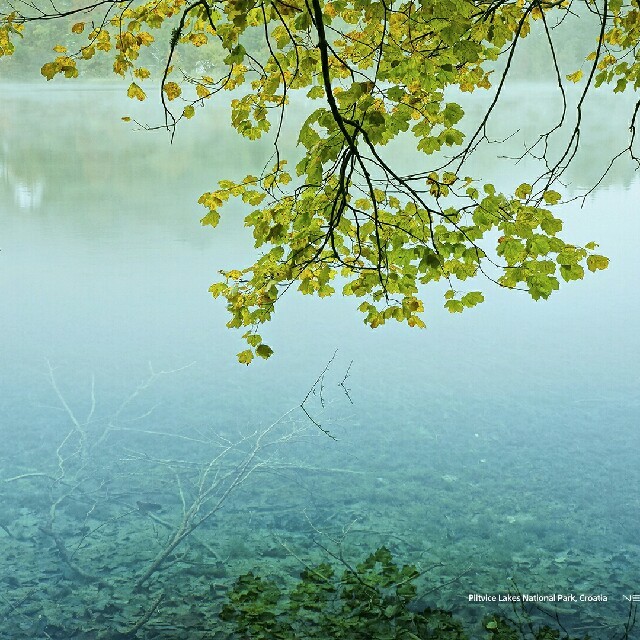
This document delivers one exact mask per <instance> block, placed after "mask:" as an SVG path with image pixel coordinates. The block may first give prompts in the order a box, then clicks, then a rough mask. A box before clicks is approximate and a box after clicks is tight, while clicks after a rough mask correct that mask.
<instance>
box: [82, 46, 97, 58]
mask: <svg viewBox="0 0 640 640" xmlns="http://www.w3.org/2000/svg"><path fill="white" fill-rule="evenodd" d="M80 52H81V53H82V57H83V58H84V59H85V60H89V59H90V58H93V56H94V55H95V53H96V48H95V47H82V49H81V50H80Z"/></svg>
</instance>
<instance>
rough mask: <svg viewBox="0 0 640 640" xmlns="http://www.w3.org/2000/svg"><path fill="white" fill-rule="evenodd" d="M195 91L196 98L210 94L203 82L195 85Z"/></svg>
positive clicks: (206, 96)
mask: <svg viewBox="0 0 640 640" xmlns="http://www.w3.org/2000/svg"><path fill="white" fill-rule="evenodd" d="M196 93H197V94H198V98H209V97H210V96H211V92H210V91H209V89H207V87H205V86H204V85H203V84H197V85H196Z"/></svg>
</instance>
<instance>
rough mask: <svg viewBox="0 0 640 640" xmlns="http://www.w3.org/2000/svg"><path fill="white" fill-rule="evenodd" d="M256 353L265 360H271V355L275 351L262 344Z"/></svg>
mask: <svg viewBox="0 0 640 640" xmlns="http://www.w3.org/2000/svg"><path fill="white" fill-rule="evenodd" d="M256 353H257V354H258V355H259V356H260V357H261V358H264V359H265V360H266V359H267V358H270V357H271V355H272V354H273V349H272V348H271V347H270V346H269V345H266V344H261V345H259V346H258V348H257V349H256Z"/></svg>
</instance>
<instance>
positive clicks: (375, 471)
mask: <svg viewBox="0 0 640 640" xmlns="http://www.w3.org/2000/svg"><path fill="white" fill-rule="evenodd" d="M81 87H82V90H71V89H69V88H68V85H54V88H53V89H52V88H47V89H46V90H43V89H42V88H41V87H40V86H39V85H38V86H37V87H36V86H23V87H19V86H12V87H7V88H6V89H5V90H4V91H3V94H2V97H1V98H0V116H1V117H0V127H2V148H1V150H0V249H1V252H0V299H1V300H2V312H1V316H0V317H1V323H2V331H1V332H0V353H1V354H2V358H1V360H0V435H2V440H1V442H2V446H1V448H0V525H1V527H0V587H2V588H1V589H0V627H1V632H0V637H2V638H5V637H6V638H10V639H11V640H13V639H14V638H15V639H22V638H31V639H34V638H72V637H74V638H75V637H77V638H93V637H106V638H109V637H116V631H117V630H120V631H122V630H123V629H130V628H131V627H132V626H133V625H135V623H136V622H137V621H139V620H140V619H141V618H142V617H143V615H144V613H145V611H150V610H151V611H152V615H151V616H150V618H149V620H148V621H147V622H146V624H145V625H144V627H143V628H142V629H141V631H140V632H139V637H144V638H157V637H162V638H175V637H194V638H199V637H203V638H205V637H206V638H211V637H216V638H218V637H219V638H224V637H227V631H226V629H225V628H224V626H223V625H222V623H220V621H219V620H218V619H217V611H218V610H219V607H220V604H221V602H222V599H223V597H224V593H225V591H226V589H227V588H228V587H229V585H230V584H231V583H232V582H233V579H234V578H235V577H237V576H238V575H239V574H240V573H242V572H244V571H247V570H250V569H251V570H254V571H256V572H261V573H264V574H266V575H274V576H278V579H280V580H282V581H283V582H286V581H287V580H289V579H290V578H291V577H292V576H295V575H297V574H298V573H299V572H300V570H301V569H302V568H303V566H304V563H305V562H318V561H321V560H322V559H323V558H324V557H325V553H324V552H323V550H322V547H323V546H324V547H327V548H329V549H332V550H334V551H335V550H336V549H337V548H338V547H342V549H343V551H344V554H345V556H346V557H349V558H353V559H355V560H359V559H361V558H362V557H364V556H365V555H366V554H368V553H369V552H371V551H373V550H374V549H376V548H377V547H379V546H381V545H383V544H384V545H386V546H387V547H389V548H390V549H391V551H392V552H393V554H394V556H395V557H396V558H397V559H398V561H400V562H411V563H415V564H417V565H419V566H420V567H421V568H424V569H427V568H428V571H427V572H426V573H425V575H424V576H423V577H422V578H421V591H422V592H423V593H425V594H426V595H425V596H424V599H425V602H427V603H429V604H431V605H437V606H441V607H444V608H447V609H451V610H453V611H454V612H456V614H458V615H459V616H461V617H462V618H463V619H464V620H465V621H466V622H468V624H469V625H471V626H470V629H476V631H475V633H477V637H482V633H481V631H478V630H477V627H474V626H473V625H474V624H477V623H479V621H480V620H481V619H482V616H483V615H485V614H486V613H488V612H494V611H496V610H499V609H500V608H502V609H503V610H505V611H510V607H509V606H508V605H504V604H499V603H498V604H496V603H483V602H477V601H470V599H469V596H470V595H473V594H479V595H487V594H488V595H496V596H497V595H498V594H508V593H510V592H514V590H515V589H518V590H519V591H520V592H522V593H531V594H549V593H556V594H575V595H576V596H579V595H580V594H583V595H594V596H598V595H600V596H606V598H607V599H606V602H603V601H590V602H580V601H578V602H576V603H559V604H558V606H557V607H554V606H553V605H544V606H543V607H542V609H543V610H544V611H545V612H547V613H549V614H550V615H553V614H554V612H556V611H557V612H558V614H559V615H560V616H561V619H562V621H563V622H564V623H565V625H566V626H567V627H568V628H571V629H575V630H576V631H578V630H582V632H583V633H584V632H585V630H586V629H589V630H590V633H591V634H592V635H593V636H594V637H595V638H608V637H610V635H611V633H612V632H613V630H615V629H619V628H620V625H621V623H622V622H623V621H624V620H625V619H626V616H627V613H628V606H629V605H628V602H627V601H626V600H625V599H624V598H623V596H629V595H631V594H637V593H638V592H639V590H640V576H639V575H638V570H637V567H638V566H640V540H639V539H638V530H639V529H640V528H639V526H638V525H639V524H640V515H639V508H640V492H639V490H638V487H640V465H638V455H637V452H638V448H639V445H640V436H639V432H638V417H639V414H640V406H639V397H640V394H639V392H640V367H638V364H637V363H638V361H639V356H640V338H639V337H638V332H637V331H636V324H637V323H636V318H637V317H638V312H639V311H640V309H639V308H638V306H639V305H638V302H637V296H636V295H635V287H636V286H637V282H638V278H639V277H640V257H639V254H638V252H637V250H636V246H635V244H636V240H637V238H638V234H639V232H640V222H639V221H638V218H637V205H635V203H636V202H637V201H638V196H639V195H640V183H639V182H638V180H637V179H636V178H635V177H634V174H633V172H632V171H631V169H629V168H628V167H624V166H623V167H616V171H614V172H613V174H612V175H611V177H610V179H609V180H608V181H607V182H606V183H605V184H603V186H602V187H601V189H600V190H599V191H598V192H597V193H596V194H594V195H593V196H590V197H589V198H588V199H587V201H586V203H585V206H584V207H583V208H580V207H579V204H580V203H579V202H576V203H574V204H573V205H570V206H569V207H568V208H567V210H566V219H567V228H568V231H567V235H569V234H571V233H573V234H574V235H573V237H575V239H576V241H579V242H587V241H589V240H592V239H595V240H597V241H598V242H599V243H600V244H601V246H602V251H603V253H605V254H607V255H608V256H609V257H610V258H611V267H610V269H609V270H608V271H607V272H605V273H602V274H598V275H597V276H588V277H587V279H586V281H584V282H580V283H577V284H572V285H571V286H566V287H564V289H563V290H562V291H561V292H560V293H559V294H558V295H556V296H555V298H554V299H552V300H550V301H548V302H546V303H533V302H532V301H531V300H529V299H527V298H525V297H524V296H519V295H517V294H516V295H514V294H513V293H510V294H509V293H505V292H503V291H499V290H491V289H490V290H489V291H488V292H487V296H486V297H487V302H486V303H485V304H484V305H481V307H480V308H478V309H476V310H473V311H470V312H467V313H465V314H463V315H462V316H460V317H458V316H451V315H449V314H448V313H447V312H445V311H444V310H442V309H441V308H440V307H441V298H440V294H439V293H436V294H434V295H433V296H432V298H431V303H432V304H431V306H430V308H428V309H427V318H426V320H427V323H428V326H429V328H428V330H426V331H415V330H410V329H406V328H403V327H387V328H382V329H379V330H377V331H371V330H370V329H368V328H367V327H365V326H364V325H363V324H362V323H361V319H360V317H358V315H357V313H356V312H355V311H354V307H355V306H356V305H354V303H353V301H351V300H341V299H336V300H323V301H319V300H314V299H310V298H308V297H302V296H297V295H295V294H294V295H290V296H289V297H288V299H286V300H284V301H283V304H282V307H281V309H279V310H278V312H277V314H276V319H275V321H274V322H273V323H272V324H273V326H271V327H269V328H268V329H267V330H266V331H265V332H264V335H265V337H266V339H267V340H268V342H269V344H271V345H272V346H273V348H274V349H275V351H276V354H275V356H274V357H273V358H271V359H270V360H269V361H268V362H256V363H255V364H253V365H252V366H251V367H248V368H247V367H243V366H241V365H238V364H237V363H236V362H235V353H236V352H237V351H239V350H240V349H242V344H241V341H240V339H239V336H238V335H236V334H234V333H233V332H232V331H230V330H228V329H226V328H225V326H224V323H225V322H226V320H227V318H226V315H225V314H226V312H225V310H224V306H223V304H221V303H220V302H218V301H214V300H212V299H211V297H210V296H209V294H208V293H207V288H208V286H209V285H210V284H211V282H212V281H214V280H215V277H216V275H217V270H218V269H221V268H231V267H238V266H243V265H245V264H247V263H248V262H249V260H250V259H251V255H253V254H252V242H251V238H250V237H248V236H247V234H245V233H244V229H243V227H242V212H241V210H240V209H238V208H236V209H233V208H230V209H229V211H228V212H227V213H226V215H225V217H224V219H223V224H222V225H221V227H220V228H218V229H217V230H215V231H212V230H210V229H203V228H202V227H201V226H200V224H199V219H200V217H201V216H202V214H203V211H202V209H201V208H200V207H199V206H198V205H197V203H196V201H197V197H198V196H199V194H200V193H202V192H203V191H205V190H208V189H211V188H212V187H213V186H214V185H215V182H216V180H217V179H218V178H219V177H221V176H224V177H241V176H242V175H244V174H246V173H249V172H252V171H253V172H255V171H258V170H259V169H260V167H261V166H262V164H263V163H264V162H265V161H266V159H267V158H268V156H269V154H270V148H269V144H268V142H267V143H264V144H260V145H258V146H257V150H254V148H253V147H252V146H251V145H249V144H247V143H246V142H244V141H241V140H239V139H238V138H237V137H235V136H234V135H233V134H230V133H229V132H228V131H227V125H226V122H227V118H228V114H227V112H226V111H225V108H224V105H222V106H220V107H219V109H218V111H210V112H209V114H208V115H204V114H203V116H202V117H200V118H196V119H195V121H193V122H189V123H187V125H186V126H185V127H183V128H182V129H181V130H179V132H178V135H177V137H176V140H175V141H174V143H173V145H170V144H169V143H168V140H167V137H166V136H165V135H163V134H161V133H158V132H147V131H137V130H135V127H133V129H134V130H132V126H131V124H126V123H124V122H122V121H121V120H120V117H121V116H122V115H132V116H134V117H144V118H148V119H150V120H151V121H152V120H153V118H154V117H156V116H157V114H154V113H153V112H152V111H147V110H144V111H143V110H142V109H143V108H142V107H139V106H135V105H132V104H131V102H130V101H127V100H126V98H122V97H121V94H120V93H119V92H118V91H114V90H112V89H110V88H109V86H108V85H105V86H99V85H98V86H96V85H81ZM533 90H536V91H538V90H539V88H538V89H535V88H534V89H532V91H533ZM514 100H515V98H514ZM515 104H518V105H519V107H520V108H522V109H526V108H527V107H526V104H524V105H523V102H522V100H521V99H519V100H518V102H513V103H511V105H510V103H509V102H507V105H506V107H505V108H506V109H507V111H508V109H509V108H514V105H515ZM531 108H533V107H531ZM597 108H598V109H600V110H601V111H603V112H604V111H605V110H607V109H609V107H608V105H607V104H606V103H603V104H599V105H597ZM132 109H139V110H140V111H138V112H134V111H132ZM145 109H147V107H145ZM596 111H597V110H596ZM596 116H597V113H596V114H594V115H593V116H592V117H593V118H594V119H596ZM603 129H605V128H604V127H600V128H598V129H597V130H595V131H594V139H595V142H594V141H593V140H591V142H590V143H589V142H587V146H586V153H585V154H584V155H583V156H582V158H580V159H579V162H578V164H577V165H576V168H575V169H574V173H572V174H571V176H570V177H571V179H572V185H571V186H570V187H569V188H570V189H576V190H577V189H578V188H580V187H584V186H585V185H586V184H587V183H588V181H589V177H590V172H591V171H592V170H593V167H592V165H593V164H594V155H595V154H594V149H601V148H602V144H603V142H602V141H603V140H604V141H609V142H610V141H611V136H608V135H607V134H606V132H605V131H603ZM589 144H590V145H591V146H589ZM611 144H613V143H611ZM288 146H289V148H291V147H292V146H293V144H292V143H291V142H289V143H288ZM404 161H405V162H409V160H407V159H405V160H404ZM494 162H496V163H499V162H502V164H496V167H497V169H496V170H497V171H498V173H500V174H501V176H502V179H503V180H504V182H505V184H510V183H513V182H515V181H516V180H517V179H518V176H517V173H516V170H514V169H513V164H512V163H511V162H509V161H504V160H503V161H499V160H495V161H494ZM581 180H584V182H582V181H581ZM334 353H335V356H334ZM327 365H328V368H327V370H326V373H325V374H324V375H323V376H322V378H321V380H320V382H318V383H317V384H315V386H314V383H316V381H317V380H318V378H319V376H321V374H322V372H323V371H324V370H325V367H326V366H327ZM345 376H346V377H345ZM341 383H342V384H341ZM345 388H346V389H348V396H347V394H346V393H345ZM312 389H313V391H312V393H309V391H310V390H312ZM305 397H306V398H307V399H306V401H305V403H304V408H305V409H306V410H307V411H308V413H309V414H310V415H311V416H312V417H313V419H314V420H315V421H316V422H317V423H318V424H319V425H320V426H322V428H324V429H326V430H328V431H329V432H330V433H331V434H332V435H333V436H335V438H336V440H332V439H330V438H328V437H327V436H326V435H324V434H323V433H322V432H321V431H320V429H318V427H317V426H316V425H315V424H313V423H312V422H310V421H309V419H308V418H307V416H306V415H305V413H304V411H303V410H302V409H301V408H300V404H301V403H302V402H303V400H304V399H305ZM282 416H284V418H283V419H282V420H280V421H278V420H279V418H280V417H282ZM270 425H274V426H273V427H271V426H270ZM265 432H266V433H265ZM261 434H263V435H262V436H261ZM260 438H261V439H260ZM252 452H253V453H252ZM194 505H195V511H194ZM189 509H192V511H191V512H190V511H189ZM190 513H192V514H194V515H193V518H191V516H189V514H190ZM187 516H189V518H191V519H185V518H186V517H187ZM203 516H206V518H205V519H204V520H203V521H202V523H201V524H198V526H197V528H195V529H194V530H193V532H192V533H189V534H188V535H187V536H186V537H185V538H184V540H182V541H181V542H180V544H178V545H177V546H176V547H175V549H171V550H170V551H169V552H168V553H167V554H166V556H165V557H164V558H163V560H162V563H161V564H160V565H159V566H158V567H157V569H156V570H155V571H153V572H152V574H151V575H149V576H148V577H147V578H146V579H145V580H143V581H142V582H141V583H140V581H141V579H142V578H144V577H145V574H146V572H147V571H148V570H149V568H150V567H152V566H153V562H154V558H157V557H158V554H162V553H163V551H165V550H166V549H167V548H168V545H170V542H171V539H172V536H175V534H176V532H179V531H180V525H181V523H183V522H185V521H186V522H187V524H189V523H198V522H200V521H199V518H201V517H203ZM137 583H140V584H137ZM161 594H164V597H163V600H162V602H161V603H160V604H159V605H158V606H157V607H154V606H153V604H154V603H155V602H156V599H157V598H158V597H159V596H160V595H161ZM535 615H536V616H537V618H536V619H544V616H545V613H543V612H540V611H537V612H535ZM186 630H188V633H187V631H186Z"/></svg>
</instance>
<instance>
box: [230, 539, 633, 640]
mask: <svg viewBox="0 0 640 640" xmlns="http://www.w3.org/2000/svg"><path fill="white" fill-rule="evenodd" d="M332 555H334V559H336V560H337V561H338V564H339V565H341V570H338V571H337V570H336V569H335V568H334V567H333V566H332V565H331V564H329V563H323V564H319V565H316V566H309V567H307V568H306V569H305V570H304V571H303V572H302V573H301V574H300V579H299V580H298V582H297V583H296V584H295V585H294V586H291V587H290V588H288V589H283V588H280V587H279V586H278V584H277V582H276V581H274V580H270V579H265V578H262V577H260V576H257V575H254V574H253V573H247V574H245V575H242V576H240V577H239V578H238V579H237V580H236V582H235V584H234V586H233V588H232V589H231V590H230V592H229V594H228V602H227V604H226V605H225V606H224V607H223V609H222V612H221V614H220V617H221V618H222V619H223V620H225V621H229V622H231V623H232V624H233V627H234V631H235V633H236V637H238V638H251V639H252V640H288V639H291V638H305V639H309V640H311V639H314V638H317V639H318V640H319V639H326V638H333V639H336V640H371V639H374V638H375V640H467V639H468V638H469V637H470V635H469V634H468V632H466V631H465V629H464V626H463V624H462V622H460V621H459V620H456V619H455V618H454V616H453V614H452V613H451V612H450V611H445V610H443V609H433V608H430V607H425V606H424V605H420V604H418V600H419V593H418V587H417V585H416V580H417V578H419V577H420V575H421V572H420V571H418V569H417V568H416V567H415V566H413V565H404V566H402V567H400V566H398V565H397V564H396V563H395V562H394V560H393V557H392V555H391V552H390V551H389V549H387V548H386V547H380V548H379V549H378V550H377V551H375V552H374V553H372V554H370V555H369V556H368V557H367V558H366V559H365V560H364V561H363V562H361V563H359V564H358V565H355V566H352V565H351V564H349V562H348V561H347V560H345V559H344V557H343V556H342V555H336V554H332ZM424 595H425V594H420V597H423V596H424ZM514 598H516V596H515V594H514ZM635 615H636V609H635V608H632V609H631V610H630V614H629V620H628V621H627V624H625V625H624V628H623V629H621V630H620V632H619V634H618V635H616V636H612V637H617V638H619V639H620V640H622V639H625V640H626V639H628V638H630V637H631V636H630V633H631V631H632V629H633V626H634V623H635ZM482 626H483V629H484V634H483V635H484V637H485V638H487V639H488V640H520V639H522V640H524V639H529V640H580V639H583V640H588V638H590V637H591V636H589V635H584V636H574V635H571V634H569V632H567V631H566V630H565V629H564V628H563V627H562V624H561V622H560V620H559V619H558V620H557V624H556V625H555V626H550V625H547V624H543V625H536V624H535V623H533V621H532V618H531V616H530V611H528V610H527V608H526V607H525V606H524V605H521V606H519V607H514V609H513V615H512V616H511V617H504V616H502V615H493V616H487V617H485V618H484V620H483V621H482Z"/></svg>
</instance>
